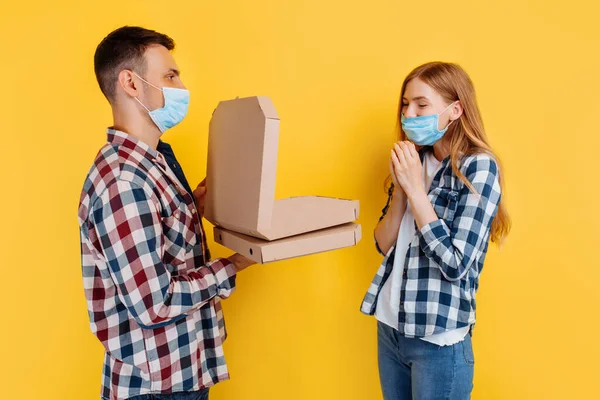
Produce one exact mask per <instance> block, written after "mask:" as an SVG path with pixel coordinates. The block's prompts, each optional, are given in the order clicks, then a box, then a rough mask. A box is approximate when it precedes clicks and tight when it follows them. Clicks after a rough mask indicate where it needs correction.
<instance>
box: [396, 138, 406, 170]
mask: <svg viewBox="0 0 600 400" xmlns="http://www.w3.org/2000/svg"><path fill="white" fill-rule="evenodd" d="M394 153H396V157H397V158H398V161H399V162H400V165H403V166H406V165H407V164H408V162H407V160H406V156H405V155H404V150H402V148H401V147H400V145H399V144H398V143H396V144H394Z"/></svg>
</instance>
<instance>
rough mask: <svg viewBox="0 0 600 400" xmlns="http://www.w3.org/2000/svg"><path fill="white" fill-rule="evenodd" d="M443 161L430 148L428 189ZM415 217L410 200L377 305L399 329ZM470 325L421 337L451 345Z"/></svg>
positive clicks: (425, 169) (426, 167) (384, 318)
mask: <svg viewBox="0 0 600 400" xmlns="http://www.w3.org/2000/svg"><path fill="white" fill-rule="evenodd" d="M441 165H442V163H441V161H438V160H437V159H436V158H435V156H434V155H433V152H432V151H430V152H427V153H426V154H425V159H424V162H423V182H424V183H425V188H426V190H429V187H430V186H431V181H433V177H434V176H435V174H436V172H437V171H438V170H439V169H440V167H441ZM416 233H417V232H416V229H415V217H414V214H413V212H412V208H411V206H410V202H409V201H407V205H406V211H405V212H404V216H403V217H402V222H401V223H400V229H399V230H398V239H397V241H396V255H395V258H394V267H393V269H392V272H391V274H390V276H389V277H388V279H387V280H386V281H385V283H384V284H383V288H381V292H380V293H379V297H378V299H377V307H376V309H375V318H377V320H378V321H379V322H382V323H384V324H386V325H388V326H390V327H392V328H394V329H398V313H399V312H400V290H401V288H402V274H403V272H404V262H405V260H406V252H407V250H408V246H409V245H410V243H411V242H412V240H413V238H414V237H415V235H416ZM469 328H470V327H468V326H466V327H464V328H458V329H453V330H450V331H446V332H443V333H438V334H435V335H431V336H427V337H423V338H421V339H422V340H425V341H427V342H431V343H434V344H437V345H438V346H449V345H453V344H456V343H459V342H460V341H462V340H463V339H464V338H465V336H466V335H467V334H468V333H469Z"/></svg>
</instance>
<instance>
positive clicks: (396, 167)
mask: <svg viewBox="0 0 600 400" xmlns="http://www.w3.org/2000/svg"><path fill="white" fill-rule="evenodd" d="M390 160H392V169H393V171H394V174H393V175H394V176H395V177H396V176H397V175H396V174H397V172H398V171H399V170H400V169H401V168H402V165H400V160H399V159H398V155H397V154H396V152H395V151H394V150H392V156H391V157H390Z"/></svg>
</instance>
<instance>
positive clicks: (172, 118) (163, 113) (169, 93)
mask: <svg viewBox="0 0 600 400" xmlns="http://www.w3.org/2000/svg"><path fill="white" fill-rule="evenodd" d="M134 74H135V76H137V77H138V78H140V79H141V80H142V81H144V82H145V83H147V84H148V85H150V86H152V87H153V88H155V89H158V90H160V91H161V92H163V96H164V98H165V106H164V107H162V108H157V109H156V110H152V111H150V110H149V109H148V107H146V106H145V105H144V104H143V103H142V102H141V101H140V99H138V98H137V97H134V99H136V100H137V102H138V103H140V104H141V105H142V107H144V108H145V109H146V111H148V114H150V118H152V121H154V123H155V124H156V126H158V129H160V131H161V132H162V133H164V132H165V131H166V130H167V129H169V128H172V127H174V126H175V125H177V124H178V123H180V122H181V121H183V119H184V118H185V116H186V114H187V111H188V106H189V104H190V91H189V90H186V89H178V88H170V87H163V88H162V89H161V88H159V87H157V86H154V85H153V84H151V83H150V82H148V81H147V80H145V79H144V78H142V77H141V76H139V75H138V74H136V73H135V72H134Z"/></svg>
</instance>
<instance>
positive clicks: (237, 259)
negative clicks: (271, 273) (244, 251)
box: [228, 253, 256, 272]
mask: <svg viewBox="0 0 600 400" xmlns="http://www.w3.org/2000/svg"><path fill="white" fill-rule="evenodd" d="M228 259H229V261H231V262H232V263H233V265H235V269H236V270H237V272H241V271H243V270H244V269H246V268H248V267H249V266H251V265H254V264H256V262H254V261H252V260H251V259H249V258H246V257H244V256H243V255H241V254H238V253H235V254H234V255H232V256H230V257H228Z"/></svg>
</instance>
